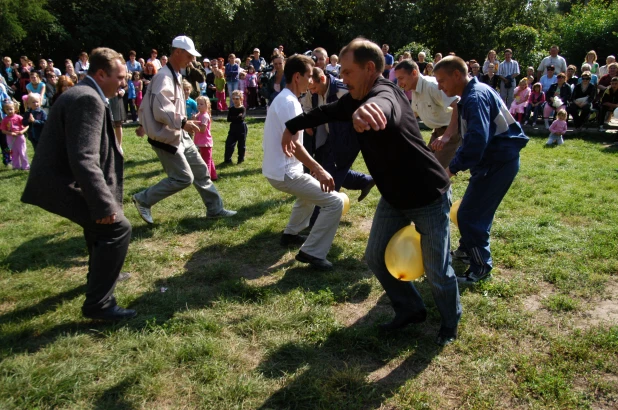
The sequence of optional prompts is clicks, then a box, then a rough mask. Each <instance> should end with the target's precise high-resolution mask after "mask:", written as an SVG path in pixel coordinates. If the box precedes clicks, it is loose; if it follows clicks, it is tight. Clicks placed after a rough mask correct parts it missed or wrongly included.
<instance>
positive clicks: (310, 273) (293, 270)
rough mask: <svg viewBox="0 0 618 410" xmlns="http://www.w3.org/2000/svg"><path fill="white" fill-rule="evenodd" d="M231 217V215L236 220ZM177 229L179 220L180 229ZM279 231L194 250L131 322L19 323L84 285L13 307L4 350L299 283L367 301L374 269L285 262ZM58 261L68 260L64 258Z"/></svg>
mask: <svg viewBox="0 0 618 410" xmlns="http://www.w3.org/2000/svg"><path fill="white" fill-rule="evenodd" d="M266 202H269V201H266ZM278 202H281V201H278ZM231 219H232V218H229V219H228V220H226V221H229V223H234V222H232V221H231ZM204 221H207V222H204ZM204 223H206V224H212V223H215V222H214V221H212V220H205V218H195V219H189V220H186V219H185V220H182V221H181V224H180V226H182V225H183V224H184V225H185V227H186V229H188V230H193V229H194V228H196V226H194V225H193V224H197V228H200V229H201V228H202V224H204ZM235 224H238V222H236V223H235ZM177 229H178V227H177V226H176V232H177ZM149 231H150V228H149V227H147V226H141V227H138V228H136V229H135V230H134V233H135V234H136V235H141V236H145V235H148V234H149ZM280 235H281V233H280V232H271V231H262V232H260V233H258V234H256V235H254V236H253V237H251V238H249V239H248V240H247V241H245V242H243V243H241V244H239V245H236V246H226V245H219V244H218V245H212V246H208V247H205V248H203V249H201V250H199V251H197V252H195V253H194V254H193V256H192V258H191V259H190V260H189V261H188V262H187V263H186V266H185V272H184V273H183V274H181V275H178V276H173V277H170V278H165V279H159V280H157V281H156V282H155V284H154V289H153V290H152V291H150V292H146V293H144V294H142V295H140V296H139V297H138V298H137V299H135V300H134V301H133V302H131V303H130V306H129V307H130V308H135V309H137V311H138V316H137V317H136V318H135V319H132V320H130V321H127V322H121V323H117V324H113V323H112V324H108V323H101V322H92V321H89V320H85V319H84V320H83V321H79V322H73V323H64V324H61V325H58V326H52V327H49V328H47V329H44V328H41V327H37V326H36V325H35V324H34V323H32V324H24V326H22V325H21V324H19V322H21V321H26V320H29V319H34V317H35V316H39V315H43V314H45V313H48V312H50V311H52V310H54V309H55V308H56V306H57V305H58V304H60V303H61V302H63V301H67V300H70V299H75V298H79V297H81V296H82V294H83V292H84V291H85V286H81V287H78V288H76V289H73V290H70V291H66V292H62V293H59V294H57V295H54V296H52V297H49V298H47V299H44V300H42V301H40V302H38V303H36V304H35V305H33V306H29V307H25V308H23V309H20V310H17V311H13V312H9V313H7V314H5V315H3V316H0V323H2V324H4V323H12V324H13V325H17V326H15V330H7V331H6V332H3V333H2V334H1V335H0V350H1V351H2V354H1V356H6V355H15V354H19V353H20V352H24V351H27V352H30V353H32V352H36V351H38V350H39V349H41V348H43V347H45V346H46V345H48V344H50V343H53V342H54V341H55V340H56V338H58V337H60V336H62V335H63V334H64V333H66V332H72V333H90V332H91V331H92V329H95V330H96V331H105V330H107V329H115V328H117V327H122V326H128V327H129V328H131V329H134V330H140V331H143V330H144V328H148V327H149V326H151V325H152V324H153V323H156V324H157V325H162V324H163V323H165V322H167V321H168V320H169V319H170V318H172V317H173V316H174V315H175V314H176V313H177V312H180V311H186V310H190V309H201V308H205V307H209V306H211V305H212V303H214V302H216V301H218V300H238V301H242V302H246V303H259V302H260V301H261V300H263V299H264V298H267V297H269V296H270V295H273V294H283V293H287V292H290V291H292V290H294V289H299V288H300V289H303V290H305V291H311V292H318V291H320V290H325V289H328V290H330V291H331V292H332V293H333V296H334V298H335V300H338V301H345V300H347V301H362V300H364V299H366V298H367V297H368V295H369V293H370V290H371V288H370V286H369V285H368V284H366V283H358V282H359V280H361V279H363V278H364V277H366V276H368V275H369V274H368V270H367V268H366V266H365V265H364V264H363V263H362V262H361V261H358V260H353V259H341V260H337V261H336V267H337V268H336V269H335V270H334V271H331V272H320V271H316V270H314V269H311V268H310V267H307V265H302V266H300V264H298V263H297V262H295V261H290V262H286V263H283V264H281V263H280V261H281V259H282V258H283V256H284V255H285V254H286V253H287V252H294V253H295V252H296V250H294V249H288V248H284V247H282V246H280V244H279V240H280ZM48 240H49V238H41V242H40V244H41V246H44V245H45V243H46V242H47V241H48ZM72 240H75V244H77V243H79V249H80V250H81V251H83V252H85V249H84V248H85V247H84V244H83V239H82V238H81V237H75V238H73V239H72ZM331 252H332V253H331V254H341V253H342V249H339V248H338V247H336V246H333V248H332V251H331ZM56 258H57V255H56ZM55 263H56V264H63V263H67V262H66V260H64V259H62V258H59V259H56V260H55ZM281 269H284V270H285V274H284V276H283V277H282V278H281V279H280V280H279V281H277V282H275V283H272V284H269V285H265V286H258V285H252V284H250V283H248V282H247V280H250V279H256V278H259V277H261V276H264V275H271V274H272V273H273V272H274V271H278V270H281ZM84 270H86V268H84ZM363 271H364V272H366V274H365V276H363V274H362V273H359V272H363ZM161 288H166V289H167V290H166V292H164V293H163V292H161V290H160V289H161Z"/></svg>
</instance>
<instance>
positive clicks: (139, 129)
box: [135, 125, 146, 138]
mask: <svg viewBox="0 0 618 410" xmlns="http://www.w3.org/2000/svg"><path fill="white" fill-rule="evenodd" d="M135 135H137V136H138V137H140V138H141V137H143V136H144V135H146V130H145V129H144V127H143V126H141V125H140V126H139V127H137V129H136V130H135Z"/></svg>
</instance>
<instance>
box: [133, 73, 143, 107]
mask: <svg viewBox="0 0 618 410" xmlns="http://www.w3.org/2000/svg"><path fill="white" fill-rule="evenodd" d="M133 87H135V105H137V108H139V106H140V105H141V104H142V98H143V96H144V94H143V93H142V89H143V87H144V84H143V83H142V79H141V74H140V72H139V71H134V72H133Z"/></svg>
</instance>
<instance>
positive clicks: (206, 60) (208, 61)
mask: <svg viewBox="0 0 618 410" xmlns="http://www.w3.org/2000/svg"><path fill="white" fill-rule="evenodd" d="M202 63H210V60H209V59H207V58H205V59H204V61H202Z"/></svg>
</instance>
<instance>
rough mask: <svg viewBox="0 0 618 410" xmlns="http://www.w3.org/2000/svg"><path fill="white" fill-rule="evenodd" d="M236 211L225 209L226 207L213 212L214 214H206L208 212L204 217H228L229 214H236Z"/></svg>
mask: <svg viewBox="0 0 618 410" xmlns="http://www.w3.org/2000/svg"><path fill="white" fill-rule="evenodd" d="M236 213H237V212H236V211H230V210H227V209H222V210H221V211H220V212H219V213H217V214H214V215H208V214H207V215H206V218H209V219H215V218H228V217H230V216H234V215H236Z"/></svg>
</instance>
